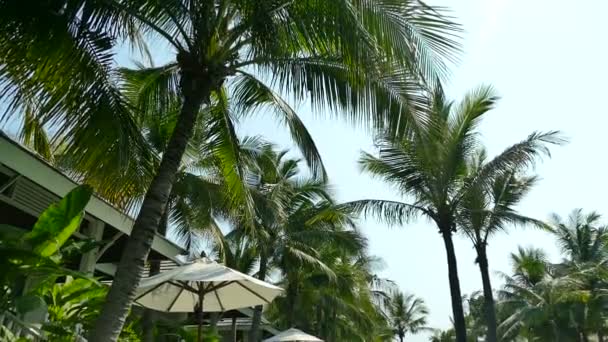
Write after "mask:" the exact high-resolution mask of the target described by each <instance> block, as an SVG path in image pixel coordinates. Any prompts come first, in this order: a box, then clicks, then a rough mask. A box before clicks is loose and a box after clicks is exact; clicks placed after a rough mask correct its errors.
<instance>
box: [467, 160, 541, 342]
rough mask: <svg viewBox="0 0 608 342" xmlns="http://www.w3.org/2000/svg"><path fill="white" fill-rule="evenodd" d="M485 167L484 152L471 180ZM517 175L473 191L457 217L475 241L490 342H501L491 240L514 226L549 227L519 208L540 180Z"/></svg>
mask: <svg viewBox="0 0 608 342" xmlns="http://www.w3.org/2000/svg"><path fill="white" fill-rule="evenodd" d="M484 163H485V153H484V152H482V153H480V155H478V156H477V157H476V159H475V160H474V161H473V163H472V164H473V165H471V171H470V173H471V175H470V176H469V177H470V178H474V177H475V173H476V172H479V171H481V170H483V167H484ZM515 171H516V170H513V172H512V173H510V174H509V173H507V174H505V175H501V176H499V177H497V178H496V179H494V180H493V181H492V182H491V184H490V185H489V186H488V187H485V186H479V187H476V188H471V190H470V191H469V192H468V193H467V195H466V196H465V198H464V199H463V201H462V205H461V208H462V209H461V211H460V212H459V213H458V216H457V221H458V226H459V228H460V231H461V232H463V233H464V234H465V235H466V236H467V237H468V238H469V239H470V240H471V242H472V243H473V246H474V248H475V251H476V253H477V260H476V262H477V264H478V265H479V271H480V273H481V279H482V285H483V296H484V300H485V310H484V311H485V312H484V314H483V316H484V317H485V319H486V326H487V334H486V340H487V341H490V342H496V341H498V336H497V331H496V327H497V321H496V309H495V304H494V295H493V293H492V284H491V281H490V272H489V267H488V254H487V248H488V240H489V238H490V237H493V236H494V235H496V233H498V232H501V231H505V230H506V229H507V228H508V227H509V226H511V225H520V226H525V225H534V226H537V227H544V226H545V225H544V224H543V223H542V222H541V221H538V220H535V219H532V218H530V217H526V216H523V215H520V214H518V213H517V211H516V209H515V207H516V206H517V205H518V204H519V202H520V201H521V200H522V199H523V198H524V196H525V195H526V194H527V193H528V192H529V191H530V190H531V189H532V187H533V186H534V184H535V183H536V180H537V178H536V177H525V176H517V175H516V174H515Z"/></svg>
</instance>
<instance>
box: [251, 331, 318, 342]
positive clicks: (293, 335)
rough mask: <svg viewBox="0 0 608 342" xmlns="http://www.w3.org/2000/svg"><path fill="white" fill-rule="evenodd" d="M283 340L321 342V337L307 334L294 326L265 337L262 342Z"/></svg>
mask: <svg viewBox="0 0 608 342" xmlns="http://www.w3.org/2000/svg"><path fill="white" fill-rule="evenodd" d="M284 341H292V342H300V341H301V342H308V341H313V342H323V340H322V339H320V338H318V337H315V336H312V335H309V334H307V333H305V332H303V331H302V330H298V329H295V328H291V329H288V330H285V331H283V332H282V333H280V334H278V335H275V336H273V337H271V338H267V339H265V340H264V341H262V342H284Z"/></svg>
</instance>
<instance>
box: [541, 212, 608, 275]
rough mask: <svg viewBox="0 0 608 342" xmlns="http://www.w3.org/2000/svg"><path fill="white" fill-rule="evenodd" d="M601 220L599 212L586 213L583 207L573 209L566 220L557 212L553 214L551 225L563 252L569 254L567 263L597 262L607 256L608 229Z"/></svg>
mask: <svg viewBox="0 0 608 342" xmlns="http://www.w3.org/2000/svg"><path fill="white" fill-rule="evenodd" d="M600 220H601V215H599V214H598V213H596V212H590V213H587V214H584V213H583V210H582V209H575V210H573V211H572V213H570V215H569V216H568V219H567V221H566V222H564V220H563V219H562V218H561V217H560V216H558V215H557V214H553V215H552V218H551V222H550V225H551V228H552V231H553V234H554V235H555V236H556V237H557V240H558V245H559V246H560V248H561V250H562V253H564V254H565V255H566V256H567V261H566V262H565V263H566V264H570V265H572V264H579V265H580V264H585V263H594V262H596V263H597V262H601V261H603V259H604V258H605V257H606V256H607V255H606V252H607V251H606V248H605V247H606V238H607V236H608V231H607V228H606V227H605V226H603V225H602V224H601V223H600Z"/></svg>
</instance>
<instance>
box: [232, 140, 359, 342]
mask: <svg viewBox="0 0 608 342" xmlns="http://www.w3.org/2000/svg"><path fill="white" fill-rule="evenodd" d="M286 153H287V152H286V151H281V152H276V151H274V150H273V148H272V146H271V145H267V146H266V147H265V148H264V149H263V151H262V153H260V154H259V155H258V156H257V163H256V165H255V166H254V167H255V169H251V172H252V176H251V177H250V178H252V179H257V180H255V181H254V180H252V184H251V187H250V191H251V194H252V198H253V199H254V203H255V204H254V209H255V224H254V225H253V226H251V225H249V224H248V223H247V222H236V226H235V227H234V230H233V231H231V232H230V233H229V234H228V235H227V239H228V240H236V241H243V242H244V243H247V244H248V246H249V247H250V248H252V249H253V250H254V251H255V253H256V258H257V260H258V265H259V268H258V270H257V272H256V276H257V277H258V278H259V279H262V280H266V278H267V277H268V275H269V274H270V271H271V269H273V268H275V269H277V270H286V269H288V268H298V267H304V266H306V265H308V266H310V267H312V268H313V269H316V270H317V271H318V272H321V273H326V274H328V275H329V276H333V274H332V272H331V270H329V269H328V267H327V266H326V265H324V263H323V262H322V261H321V260H319V258H318V256H319V251H318V250H317V249H316V248H315V246H316V245H317V244H319V243H320V242H321V241H322V242H324V243H333V244H334V245H336V246H338V247H337V248H357V246H359V244H360V243H361V242H360V237H359V236H358V235H357V234H355V233H354V232H352V231H348V230H344V227H345V226H347V225H348V224H350V218H349V217H348V216H347V214H346V213H345V212H342V211H340V210H338V208H337V207H336V206H335V205H334V203H333V200H332V198H331V195H330V194H329V191H328V188H327V184H326V183H325V182H324V181H323V180H316V179H309V178H306V177H303V176H302V175H301V174H300V171H299V166H298V165H299V162H300V161H299V160H296V159H290V158H287V157H286ZM226 256H227V257H230V253H229V254H228V255H226ZM227 261H230V260H229V258H227ZM261 309H262V307H257V308H256V309H255V311H254V316H253V323H252V329H251V331H250V335H251V337H250V338H251V339H252V340H257V339H259V337H260V336H259V335H258V334H259V325H260V322H261ZM286 314H287V313H286Z"/></svg>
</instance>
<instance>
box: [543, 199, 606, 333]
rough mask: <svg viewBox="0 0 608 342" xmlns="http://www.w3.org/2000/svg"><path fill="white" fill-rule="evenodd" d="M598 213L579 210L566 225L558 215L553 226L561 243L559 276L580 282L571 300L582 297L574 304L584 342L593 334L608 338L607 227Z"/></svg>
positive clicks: (573, 212)
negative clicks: (607, 320) (561, 256)
mask: <svg viewBox="0 0 608 342" xmlns="http://www.w3.org/2000/svg"><path fill="white" fill-rule="evenodd" d="M600 220H601V216H600V215H599V214H598V213H596V212H589V213H586V214H585V213H584V212H583V210H582V209H575V210H573V211H572V213H571V214H570V215H569V216H568V219H567V221H566V222H564V220H563V219H561V218H560V217H559V216H558V215H556V214H554V215H553V216H552V222H551V227H552V230H553V233H554V235H555V236H556V238H557V240H558V245H559V247H560V248H561V250H562V253H563V254H564V255H565V256H566V258H565V259H564V260H563V262H562V263H561V264H559V265H556V268H557V270H556V272H557V273H558V275H560V276H562V277H565V278H568V279H571V280H573V281H575V282H576V284H577V285H578V287H577V288H576V289H575V290H573V291H571V294H570V295H571V297H577V296H578V297H580V299H581V300H579V301H575V303H574V304H573V305H572V310H573V311H575V312H574V313H573V320H574V321H575V322H576V324H577V327H578V330H579V332H580V334H581V337H582V339H583V340H584V341H587V340H588V339H589V337H588V334H589V333H590V331H593V332H594V333H597V335H598V340H600V341H602V340H603V339H604V333H605V332H604V331H605V329H606V323H605V322H606V313H605V308H606V304H607V301H606V296H605V292H604V291H605V286H606V278H605V276H604V275H605V274H606V271H607V270H608V268H607V259H606V257H607V256H608V254H607V251H608V245H607V242H606V241H607V240H606V238H607V234H608V231H607V228H606V227H605V226H604V225H602V224H601V222H600Z"/></svg>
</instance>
